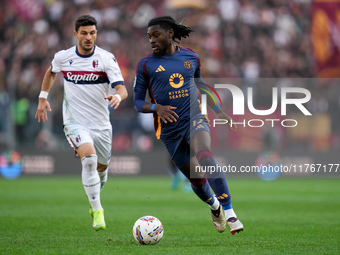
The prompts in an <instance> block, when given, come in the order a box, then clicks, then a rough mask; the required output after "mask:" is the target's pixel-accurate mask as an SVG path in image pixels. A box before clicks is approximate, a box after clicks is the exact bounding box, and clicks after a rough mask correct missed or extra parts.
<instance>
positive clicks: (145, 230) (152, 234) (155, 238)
mask: <svg viewBox="0 0 340 255" xmlns="http://www.w3.org/2000/svg"><path fill="white" fill-rule="evenodd" d="M132 233H133V237H134V238H135V240H136V241H137V242H138V243H140V244H156V243H158V242H159V241H160V240H161V239H162V237H163V233H164V229H163V225H162V222H161V221H160V220H159V219H157V218H156V217H154V216H143V217H141V218H139V219H138V220H137V221H136V222H135V224H134V225H133V229H132Z"/></svg>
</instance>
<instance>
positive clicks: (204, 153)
mask: <svg viewBox="0 0 340 255" xmlns="http://www.w3.org/2000/svg"><path fill="white" fill-rule="evenodd" d="M213 157H214V156H213V155H212V153H211V151H210V150H201V151H199V152H197V153H196V158H197V160H198V162H199V163H200V164H201V163H202V162H203V161H204V160H205V159H207V158H213Z"/></svg>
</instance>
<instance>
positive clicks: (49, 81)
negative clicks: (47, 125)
mask: <svg viewBox="0 0 340 255" xmlns="http://www.w3.org/2000/svg"><path fill="white" fill-rule="evenodd" d="M55 78H56V74H55V73H51V67H49V68H48V69H47V71H46V73H45V76H44V79H43V82H42V85H41V92H40V95H39V103H38V108H37V112H36V113H35V118H36V119H38V122H39V123H40V121H42V122H45V121H47V112H46V109H47V110H48V111H49V112H51V111H52V109H51V107H50V104H49V102H48V101H47V95H48V92H49V91H50V90H51V88H52V86H53V83H54V81H55Z"/></svg>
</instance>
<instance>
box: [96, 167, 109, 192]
mask: <svg viewBox="0 0 340 255" xmlns="http://www.w3.org/2000/svg"><path fill="white" fill-rule="evenodd" d="M108 169H109V168H106V169H105V170H104V171H103V172H98V174H99V178H100V190H102V189H103V187H104V185H105V183H106V182H107V176H108V173H109V171H108Z"/></svg>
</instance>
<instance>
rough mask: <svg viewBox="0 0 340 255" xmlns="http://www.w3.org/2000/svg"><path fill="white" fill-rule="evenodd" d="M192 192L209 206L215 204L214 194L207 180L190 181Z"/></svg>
mask: <svg viewBox="0 0 340 255" xmlns="http://www.w3.org/2000/svg"><path fill="white" fill-rule="evenodd" d="M190 182H191V187H192V190H193V191H194V192H195V194H196V195H197V196H198V197H199V198H200V199H201V200H202V201H203V202H205V203H207V204H208V205H212V204H213V203H214V202H215V198H214V196H213V193H212V192H211V189H210V186H209V184H208V182H207V179H206V178H204V179H193V180H190Z"/></svg>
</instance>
